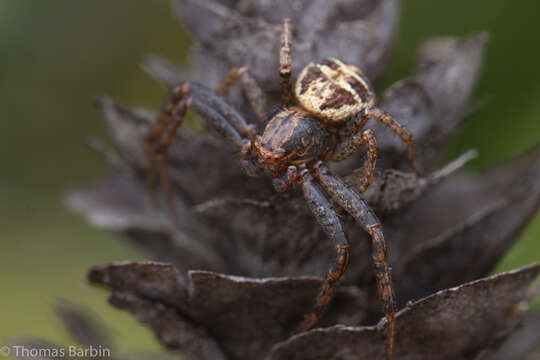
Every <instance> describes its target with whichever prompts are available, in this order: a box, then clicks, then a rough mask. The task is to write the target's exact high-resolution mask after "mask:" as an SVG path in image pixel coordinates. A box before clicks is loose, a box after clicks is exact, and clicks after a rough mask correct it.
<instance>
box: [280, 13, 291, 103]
mask: <svg viewBox="0 0 540 360" xmlns="http://www.w3.org/2000/svg"><path fill="white" fill-rule="evenodd" d="M291 43H292V29H291V20H290V19H284V20H283V25H282V27H281V47H280V50H279V85H280V88H281V99H282V101H283V103H284V104H285V105H288V104H290V103H291V100H292V94H291V91H292V89H291V74H292V69H291Z"/></svg>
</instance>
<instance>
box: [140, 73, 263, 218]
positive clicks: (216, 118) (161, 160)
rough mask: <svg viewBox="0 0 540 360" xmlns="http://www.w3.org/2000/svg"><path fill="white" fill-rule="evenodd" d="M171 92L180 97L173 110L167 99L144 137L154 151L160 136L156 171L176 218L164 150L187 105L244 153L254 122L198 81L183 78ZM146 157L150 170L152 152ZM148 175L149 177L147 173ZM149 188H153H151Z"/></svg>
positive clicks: (248, 143)
mask: <svg viewBox="0 0 540 360" xmlns="http://www.w3.org/2000/svg"><path fill="white" fill-rule="evenodd" d="M172 92H173V93H174V94H175V95H174V96H170V98H174V99H180V100H179V102H178V103H177V104H175V105H174V107H173V110H172V111H171V110H170V107H171V105H170V104H171V102H168V103H167V104H166V106H165V107H164V109H165V111H164V114H165V115H162V116H160V118H159V119H158V121H157V122H156V124H154V127H153V129H152V131H151V135H150V136H149V138H148V140H147V151H148V149H150V151H151V152H153V151H154V145H155V143H154V142H155V141H157V140H158V139H161V140H160V141H159V144H158V145H157V148H156V149H155V150H156V157H157V160H158V167H159V174H160V177H161V182H162V186H163V189H164V191H165V195H166V197H167V202H168V206H169V208H170V211H171V215H172V216H173V220H174V221H175V222H177V220H178V217H177V211H176V207H175V205H174V199H173V195H172V190H171V186H170V182H169V178H168V175H167V164H166V153H167V150H168V148H169V146H170V144H171V143H172V141H173V139H174V137H175V135H176V131H177V129H178V127H179V126H180V125H181V124H182V122H183V120H184V116H185V113H186V111H187V109H188V108H190V109H192V110H194V111H195V112H196V113H197V114H198V115H199V116H200V117H201V118H202V119H203V120H204V121H205V122H206V123H207V124H208V125H210V126H211V127H212V128H214V129H215V130H216V131H217V133H218V134H220V135H221V136H223V137H224V138H225V139H226V140H227V141H229V142H231V143H232V144H233V145H234V146H235V147H236V148H238V149H240V150H241V151H242V152H243V153H246V152H247V151H249V149H250V148H251V141H249V140H248V139H247V138H246V136H247V137H250V138H251V137H253V136H254V126H253V125H248V124H247V123H246V121H245V119H244V118H243V117H242V116H241V115H240V114H238V113H237V112H236V111H235V110H234V109H233V108H232V107H230V106H229V105H228V104H227V103H225V102H224V101H223V100H222V99H220V98H219V97H218V96H217V95H216V94H214V93H212V92H211V91H210V90H209V89H206V88H205V87H203V86H202V85H200V84H196V83H188V82H186V83H184V84H182V85H180V86H177V87H175V88H174V89H173V90H172ZM186 95H187V97H186ZM164 118H165V120H164ZM169 119H172V124H171V125H170V126H169V128H168V129H167V124H168V123H169V122H170V120H169ZM148 144H150V146H148ZM147 160H148V164H147V166H148V168H147V171H148V172H153V171H154V157H153V155H150V156H148V154H147ZM148 177H149V178H150V176H148ZM151 186H153V184H151ZM151 191H154V189H152V190H151Z"/></svg>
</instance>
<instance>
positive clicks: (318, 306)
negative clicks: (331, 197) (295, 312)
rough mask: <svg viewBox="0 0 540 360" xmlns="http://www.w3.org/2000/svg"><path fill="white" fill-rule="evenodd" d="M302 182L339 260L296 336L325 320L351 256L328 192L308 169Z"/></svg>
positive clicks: (307, 199)
mask: <svg viewBox="0 0 540 360" xmlns="http://www.w3.org/2000/svg"><path fill="white" fill-rule="evenodd" d="M300 183H301V184H302V189H303V192H304V197H305V199H306V201H307V203H308V206H309V208H310V209H311V211H312V213H313V215H314V216H315V218H316V219H317V222H318V223H319V225H320V226H321V227H322V228H323V230H324V232H325V233H326V235H327V236H328V237H329V238H330V239H332V241H333V242H334V245H335V246H336V252H337V257H336V261H335V263H334V265H333V266H332V267H331V268H330V270H329V271H328V274H327V275H326V279H325V280H324V282H323V284H322V286H321V288H320V290H319V293H318V294H317V298H316V299H315V305H314V307H313V310H312V312H311V313H310V314H309V315H308V316H307V318H306V319H305V320H304V321H303V322H302V323H301V324H300V326H299V327H298V329H297V330H296V333H301V332H303V331H306V330H308V329H309V328H311V327H312V326H313V325H315V324H316V323H317V321H319V319H320V318H321V317H322V315H323V314H324V311H325V310H326V308H327V306H328V303H329V302H330V300H331V299H332V295H333V293H334V291H335V289H336V287H337V285H338V283H339V280H340V278H341V276H342V275H343V273H344V272H345V269H346V268H347V264H348V263H349V253H350V249H349V244H348V242H347V237H346V236H345V231H344V230H343V225H342V224H341V221H340V220H339V217H338V215H337V214H336V212H335V211H334V209H333V208H332V205H331V204H330V202H329V201H328V199H327V198H326V196H325V195H324V193H323V192H322V191H321V190H320V188H319V187H318V186H317V185H316V184H314V183H313V181H312V178H311V175H310V174H309V171H308V170H307V169H305V168H304V169H303V170H302V172H301V179H300Z"/></svg>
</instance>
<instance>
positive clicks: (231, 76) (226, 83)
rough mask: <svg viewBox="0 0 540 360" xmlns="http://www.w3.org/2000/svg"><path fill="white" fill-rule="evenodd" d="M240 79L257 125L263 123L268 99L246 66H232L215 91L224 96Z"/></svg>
mask: <svg viewBox="0 0 540 360" xmlns="http://www.w3.org/2000/svg"><path fill="white" fill-rule="evenodd" d="M239 79H240V80H241V83H242V89H243V90H244V94H245V95H246V97H247V99H248V101H249V104H250V105H251V107H252V109H253V111H255V114H256V115H257V118H258V119H259V125H261V126H262V125H264V123H265V121H266V114H267V112H268V100H267V98H266V94H265V93H264V91H263V90H262V89H261V87H260V86H259V84H257V81H256V80H255V79H254V78H253V76H252V75H251V74H250V73H249V70H248V68H247V67H245V66H243V67H238V68H232V69H231V70H230V71H229V73H228V74H227V76H226V77H225V80H223V83H222V84H221V86H220V87H219V88H218V90H217V93H218V95H220V96H222V97H226V96H227V95H228V93H229V90H230V88H231V87H232V86H233V85H234V84H235V83H236V82H237V81H238V80H239Z"/></svg>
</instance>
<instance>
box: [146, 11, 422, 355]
mask: <svg viewBox="0 0 540 360" xmlns="http://www.w3.org/2000/svg"><path fill="white" fill-rule="evenodd" d="M291 37H292V33H291V28H290V25H289V21H288V20H285V21H284V23H283V28H282V36H281V51H280V58H279V59H280V86H281V95H282V100H283V103H284V104H283V106H282V107H280V108H278V109H277V110H275V111H273V112H271V113H270V115H266V113H267V110H266V104H267V102H266V97H265V95H264V92H263V91H262V90H261V89H260V87H259V86H258V85H257V83H256V81H255V80H254V79H253V77H251V75H250V74H249V71H248V69H247V68H235V69H232V70H231V71H230V73H229V75H228V76H227V78H226V79H225V81H224V82H223V84H222V86H221V87H220V88H219V89H218V91H217V92H214V91H212V90H210V89H208V88H206V87H204V86H203V85H200V84H197V83H194V82H184V83H182V84H179V85H178V86H176V87H174V88H173V89H172V90H171V92H170V95H169V98H168V99H167V101H166V103H165V105H164V107H163V111H162V113H161V116H160V117H159V118H158V120H157V122H156V123H155V125H154V126H153V128H152V132H151V134H150V136H149V137H148V139H147V149H146V153H147V158H148V182H149V184H150V187H151V189H153V188H154V183H155V175H154V153H156V157H157V160H158V165H159V172H160V176H161V179H162V183H163V186H164V189H165V192H166V194H167V198H168V201H169V207H170V208H171V213H172V215H173V218H174V219H176V217H177V216H176V211H175V208H174V202H173V201H172V192H171V189H170V185H169V181H168V178H167V167H166V161H165V154H166V151H167V148H168V147H169V145H170V143H171V142H172V140H173V138H174V136H175V133H176V130H177V129H178V127H179V126H180V124H181V123H182V121H183V118H184V115H185V113H186V111H187V109H188V108H191V109H193V110H194V111H195V112H197V113H198V114H199V116H200V117H201V118H203V119H204V120H205V121H206V122H207V123H208V125H209V126H211V127H212V128H214V129H215V130H216V131H217V132H218V133H219V134H220V135H222V136H223V137H224V138H225V139H226V140H227V141H229V142H231V143H232V144H233V145H234V146H235V147H236V148H237V149H239V150H240V152H241V153H242V154H243V155H242V156H243V157H242V161H241V164H242V166H243V168H244V169H245V170H246V172H247V173H248V174H249V175H259V173H261V172H263V173H266V174H268V175H270V176H271V177H272V179H273V184H274V187H275V188H276V190H278V191H286V190H288V189H289V188H290V187H291V186H293V185H295V184H297V185H299V186H300V187H301V188H302V191H303V194H304V197H305V199H306V201H307V204H308V206H309V208H310V210H311V212H312V213H313V215H314V217H315V218H316V220H317V222H318V223H319V224H320V225H321V227H322V228H323V230H324V231H325V233H326V234H327V236H328V237H329V238H330V239H331V240H332V241H333V242H334V244H335V247H336V253H337V257H336V260H335V263H334V265H333V266H332V268H331V269H330V270H329V272H328V274H327V277H326V280H325V281H324V283H323V285H322V287H321V289H320V291H319V294H318V295H317V298H316V300H315V306H314V308H313V311H312V312H311V313H310V314H309V315H308V316H307V318H306V320H305V321H304V322H303V323H302V324H300V326H299V328H298V330H297V331H298V332H302V331H305V330H307V329H309V328H311V327H312V326H313V325H314V324H315V323H316V322H317V321H318V320H319V318H320V317H321V316H322V314H323V313H324V310H325V309H326V307H327V305H328V302H329V301H330V299H331V298H332V294H333V292H334V289H335V288H336V286H337V284H338V282H339V280H340V278H341V276H342V275H343V273H344V272H345V268H346V267H347V264H348V261H349V254H350V249H349V247H350V246H349V244H348V241H347V236H346V234H345V231H344V228H343V225H342V223H341V220H340V219H339V216H338V215H337V213H336V212H335V210H334V206H339V207H341V208H343V209H344V210H345V211H347V212H348V213H349V214H350V215H351V216H352V217H354V218H355V219H356V221H357V222H358V223H359V224H360V225H361V226H362V227H363V228H364V229H365V231H366V232H367V233H368V234H369V235H370V236H371V238H372V261H373V265H374V268H375V275H376V280H377V287H378V292H379V297H380V298H381V301H382V303H383V310H384V313H385V315H386V319H387V351H386V352H387V358H388V359H390V358H391V357H392V344H393V329H394V314H395V305H394V304H395V300H394V291H393V287H392V281H391V276H390V268H389V266H388V264H387V260H386V257H387V254H386V243H385V240H384V236H383V232H382V227H381V223H380V222H379V220H378V219H377V216H376V215H375V213H374V212H373V210H371V208H370V207H369V206H368V205H367V204H366V203H365V201H364V200H362V198H361V197H360V195H359V194H360V193H362V192H363V191H365V190H366V189H367V188H368V187H369V185H370V184H371V181H372V178H373V173H374V171H375V162H376V159H377V153H378V148H377V141H376V139H375V135H374V133H373V131H372V130H369V129H368V130H363V131H362V128H363V127H364V125H365V124H366V122H367V121H368V120H369V119H370V118H374V119H376V120H379V121H381V122H382V123H383V124H385V125H387V126H388V127H389V128H390V129H391V130H392V131H394V132H395V133H396V134H397V135H398V136H400V137H401V139H403V141H404V142H406V143H407V145H408V155H409V159H410V161H411V163H412V166H413V168H414V169H415V170H416V171H418V166H417V165H416V162H415V160H414V147H413V145H414V140H413V137H412V135H411V134H410V133H409V131H408V130H407V129H406V128H405V127H403V126H402V125H401V124H399V123H398V122H397V121H396V120H394V118H393V117H392V116H391V115H390V114H388V113H386V112H384V111H382V110H380V109H378V108H376V107H374V103H375V100H374V99H375V97H374V93H373V91H372V90H371V87H370V85H369V83H368V81H367V79H366V77H365V76H364V75H363V74H362V72H361V71H360V70H359V69H357V68H356V67H354V66H352V65H347V64H344V63H342V62H341V61H339V60H337V59H325V60H323V61H320V62H316V63H311V64H309V65H307V66H306V67H305V68H304V69H303V71H302V72H301V74H300V76H299V77H298V79H297V82H296V86H295V88H294V98H295V99H296V101H297V104H296V105H294V104H293V99H292V98H293V96H292V95H291V90H292V85H291V56H290V54H291ZM237 80H241V82H242V86H243V88H244V92H245V94H246V96H247V98H248V100H249V102H250V104H251V106H252V107H253V109H254V110H255V113H256V114H257V115H258V116H259V118H260V120H261V121H262V122H263V123H264V124H265V125H264V129H262V132H261V134H260V135H256V132H255V126H254V125H251V124H248V122H247V121H246V120H245V119H244V117H243V116H242V115H241V114H239V113H238V112H237V111H236V110H235V109H234V108H232V107H231V106H230V105H228V104H227V103H226V102H225V101H224V100H223V98H222V96H226V94H227V92H228V90H229V88H230V87H231V86H232V85H233V84H234V83H235V82H236V81H237ZM364 145H365V147H366V149H367V151H366V157H365V160H364V164H363V167H362V172H361V174H362V179H361V181H360V182H359V184H360V185H359V186H358V187H357V188H354V189H353V188H351V187H349V186H348V185H347V184H346V183H345V182H344V181H343V180H342V179H340V178H339V177H338V176H336V175H333V174H332V173H331V172H330V170H329V169H328V168H327V166H326V165H325V162H326V161H341V160H343V159H345V158H347V157H349V156H351V155H353V154H354V153H356V152H357V151H358V150H360V148H361V147H362V146H364ZM152 193H153V190H152Z"/></svg>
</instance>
